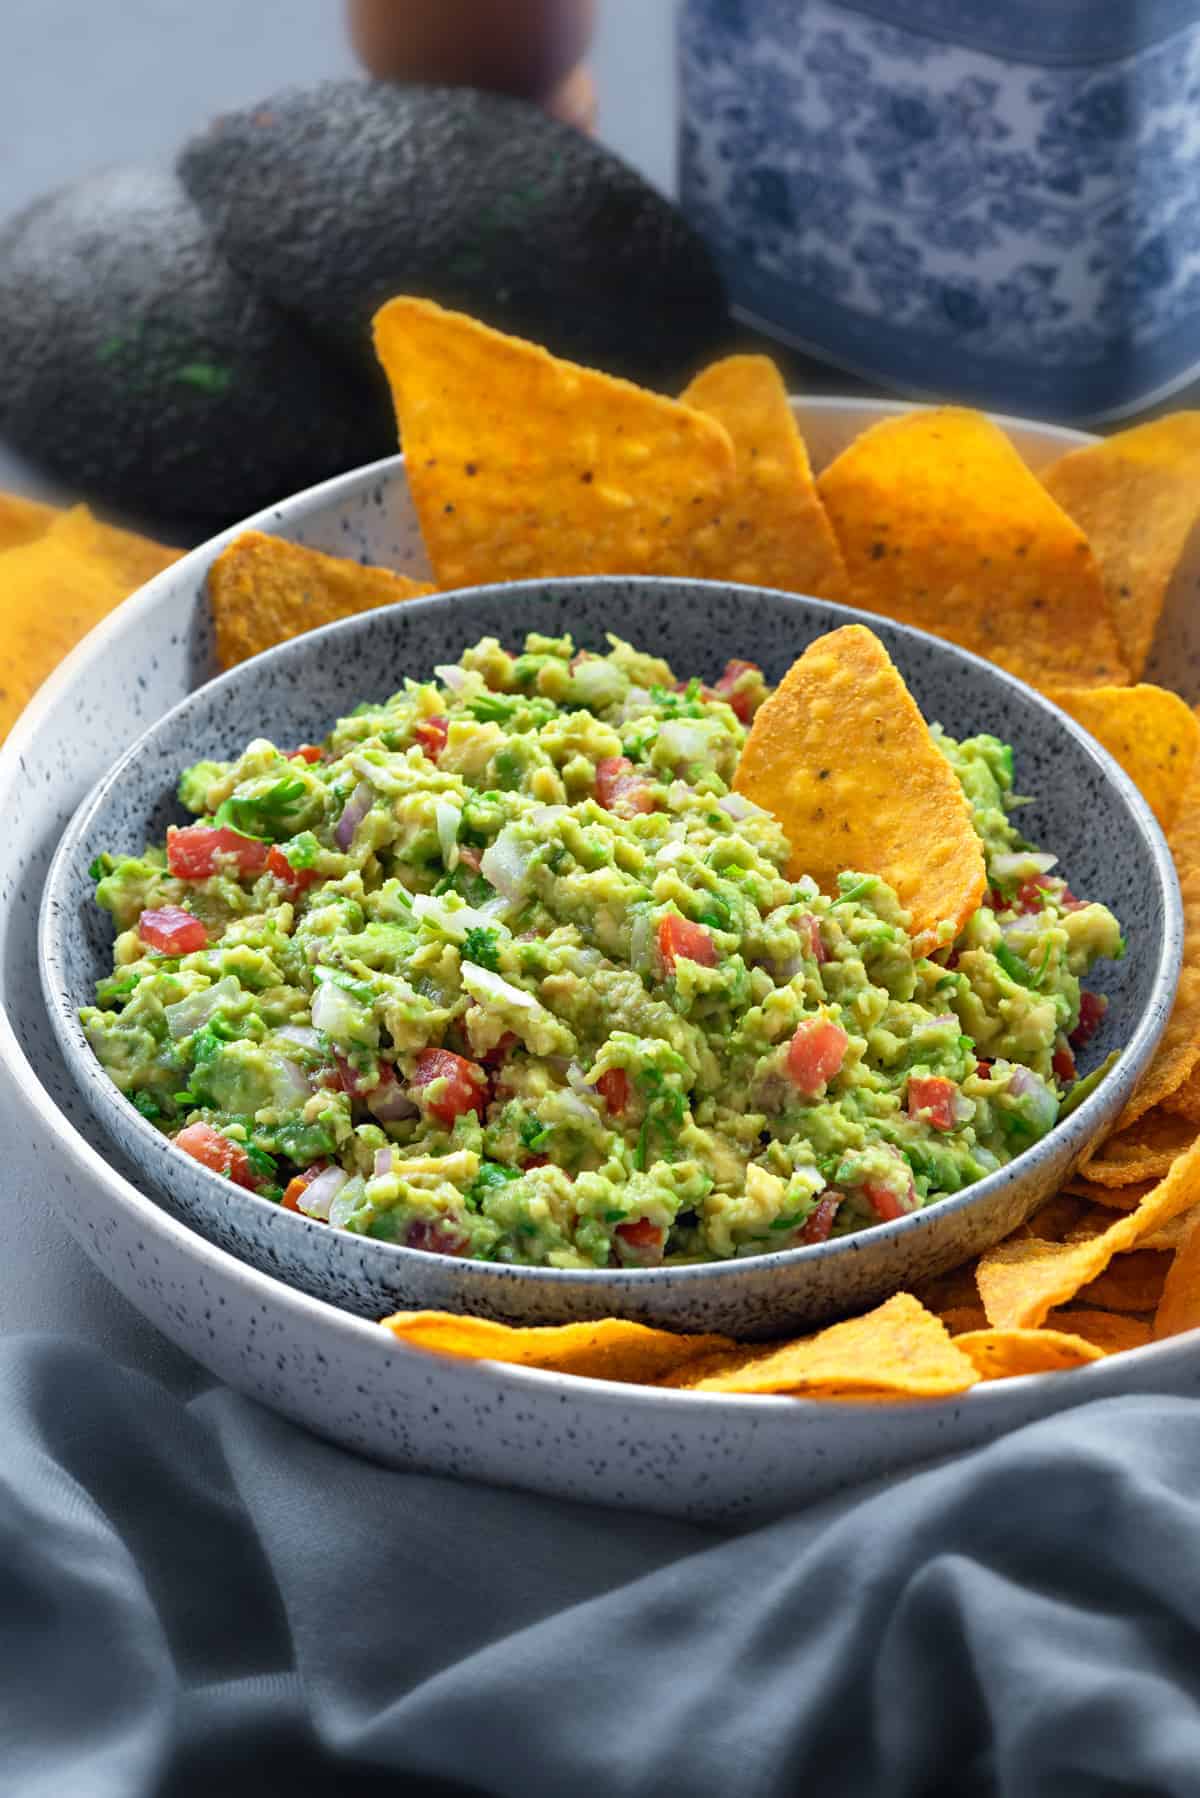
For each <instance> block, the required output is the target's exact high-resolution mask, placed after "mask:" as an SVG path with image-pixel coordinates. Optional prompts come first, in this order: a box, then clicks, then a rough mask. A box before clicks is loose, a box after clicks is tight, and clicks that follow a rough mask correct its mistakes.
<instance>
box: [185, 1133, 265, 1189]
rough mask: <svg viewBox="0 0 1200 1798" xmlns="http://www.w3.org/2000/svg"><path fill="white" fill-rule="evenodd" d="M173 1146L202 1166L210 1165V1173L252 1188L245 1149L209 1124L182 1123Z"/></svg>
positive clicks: (251, 1176) (252, 1183)
mask: <svg viewBox="0 0 1200 1798" xmlns="http://www.w3.org/2000/svg"><path fill="white" fill-rule="evenodd" d="M175 1147H176V1148H177V1149H182V1150H183V1152H184V1154H185V1155H190V1156H191V1158H192V1160H193V1161H198V1162H199V1163H200V1165H201V1166H202V1167H207V1168H211V1169H212V1171H213V1173H214V1174H225V1175H226V1176H227V1177H228V1178H229V1179H230V1180H232V1181H233V1184H234V1185H235V1186H244V1187H245V1188H246V1190H247V1191H248V1192H253V1191H254V1176H253V1175H252V1173H251V1172H250V1158H249V1156H248V1155H247V1154H246V1151H245V1149H243V1148H242V1147H241V1146H240V1145H239V1144H238V1143H235V1142H230V1140H229V1138H228V1137H227V1136H222V1135H221V1132H220V1131H219V1130H214V1129H213V1127H212V1125H211V1124H186V1125H185V1126H184V1128H183V1129H182V1130H181V1131H180V1132H179V1135H178V1136H177V1137H176V1138H175Z"/></svg>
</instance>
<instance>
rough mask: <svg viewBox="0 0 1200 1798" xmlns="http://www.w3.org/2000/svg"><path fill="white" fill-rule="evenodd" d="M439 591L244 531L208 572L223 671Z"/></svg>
mask: <svg viewBox="0 0 1200 1798" xmlns="http://www.w3.org/2000/svg"><path fill="white" fill-rule="evenodd" d="M432 592H433V588H432V587H431V586H430V585H429V583H428V582H427V581H411V580H409V579H408V577H407V576H406V575H403V574H393V573H392V572H391V570H390V569H387V568H371V567H365V566H364V565H363V564H362V563H361V562H352V561H349V560H347V559H345V558H343V557H342V556H327V555H323V554H322V553H321V552H320V551H319V550H315V549H304V548H302V547H301V545H300V544H298V543H285V542H284V540H283V538H282V537H267V536H264V535H263V533H262V532H261V531H244V532H243V533H242V535H241V536H240V537H237V538H235V540H234V541H233V542H232V543H231V544H230V545H229V548H228V549H226V550H222V552H221V554H220V555H219V556H218V557H217V559H216V561H215V562H214V563H213V565H212V567H211V568H210V569H209V572H208V596H209V602H210V604H211V606H212V612H213V622H214V624H215V625H216V631H217V656H218V659H219V661H220V663H221V666H222V668H232V667H234V666H235V665H236V664H237V663H238V662H244V661H245V660H246V658H247V657H248V656H256V655H259V654H261V652H262V651H263V650H264V649H273V648H274V647H275V645H276V644H277V643H286V642H287V641H288V640H289V638H291V637H299V636H301V635H303V633H304V632H305V631H315V630H317V629H318V628H319V627H320V626H321V625H323V624H333V623H335V622H336V621H337V620H338V619H339V618H351V617H353V616H354V614H355V613H357V612H370V611H373V610H374V609H375V608H376V607H377V606H393V605H397V604H399V603H400V602H401V601H402V600H405V599H416V598H418V597H419V596H420V595H421V594H423V593H432Z"/></svg>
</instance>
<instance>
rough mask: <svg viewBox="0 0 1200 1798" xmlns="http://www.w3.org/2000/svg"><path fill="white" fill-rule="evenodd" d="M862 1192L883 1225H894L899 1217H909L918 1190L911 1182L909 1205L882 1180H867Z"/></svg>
mask: <svg viewBox="0 0 1200 1798" xmlns="http://www.w3.org/2000/svg"><path fill="white" fill-rule="evenodd" d="M862 1190H863V1197H864V1199H866V1201H867V1204H868V1205H869V1206H870V1207H871V1210H872V1211H873V1212H874V1213H875V1215H876V1217H877V1218H878V1219H879V1221H880V1223H881V1224H890V1223H894V1222H895V1220H896V1218H898V1217H907V1216H908V1213H909V1212H910V1211H911V1210H912V1201H913V1199H914V1197H915V1196H916V1188H915V1187H914V1186H913V1184H912V1182H911V1181H910V1182H909V1187H908V1203H907V1204H905V1203H904V1201H903V1200H902V1199H900V1198H898V1197H897V1196H896V1194H895V1193H894V1192H893V1191H892V1189H891V1187H890V1186H885V1185H884V1184H883V1181H882V1180H866V1181H864V1183H863V1189H862Z"/></svg>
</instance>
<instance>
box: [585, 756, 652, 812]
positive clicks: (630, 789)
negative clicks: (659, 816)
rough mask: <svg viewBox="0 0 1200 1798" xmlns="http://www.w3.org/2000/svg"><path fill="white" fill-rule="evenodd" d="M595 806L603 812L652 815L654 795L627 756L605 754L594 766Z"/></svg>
mask: <svg viewBox="0 0 1200 1798" xmlns="http://www.w3.org/2000/svg"><path fill="white" fill-rule="evenodd" d="M596 803H597V805H602V806H603V807H604V809H605V811H606V812H615V811H616V810H617V809H618V807H621V808H622V809H623V810H625V811H627V812H652V811H653V810H654V794H653V792H652V790H651V787H650V784H649V782H648V781H647V780H646V778H645V776H644V775H642V774H639V773H638V772H637V770H636V769H635V768H634V765H633V763H632V762H631V761H630V759H629V757H628V756H627V755H605V756H601V758H600V760H599V761H598V762H597V763H596Z"/></svg>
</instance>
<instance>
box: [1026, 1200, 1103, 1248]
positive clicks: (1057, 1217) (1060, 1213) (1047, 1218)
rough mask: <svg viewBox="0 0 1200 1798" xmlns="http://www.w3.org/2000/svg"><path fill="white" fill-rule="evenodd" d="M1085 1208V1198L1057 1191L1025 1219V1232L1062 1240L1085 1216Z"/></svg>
mask: <svg viewBox="0 0 1200 1798" xmlns="http://www.w3.org/2000/svg"><path fill="white" fill-rule="evenodd" d="M1087 1209H1088V1207H1087V1201H1086V1199H1080V1198H1077V1197H1076V1196H1075V1195H1074V1194H1073V1193H1069V1192H1057V1193H1055V1194H1054V1196H1053V1198H1049V1199H1047V1200H1046V1203H1045V1204H1044V1205H1042V1206H1041V1207H1040V1209H1039V1210H1037V1211H1035V1212H1034V1214H1033V1216H1032V1217H1031V1218H1029V1219H1028V1220H1027V1222H1026V1224H1025V1230H1026V1233H1027V1234H1028V1235H1030V1236H1042V1237H1044V1238H1045V1239H1046V1241H1047V1242H1062V1241H1063V1240H1064V1239H1065V1238H1066V1237H1067V1236H1069V1235H1071V1234H1072V1232H1073V1231H1074V1230H1075V1229H1076V1228H1077V1226H1078V1225H1079V1222H1080V1220H1081V1219H1082V1218H1084V1217H1086V1215H1087ZM1109 1221H1110V1222H1111V1219H1110V1220H1109Z"/></svg>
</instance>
